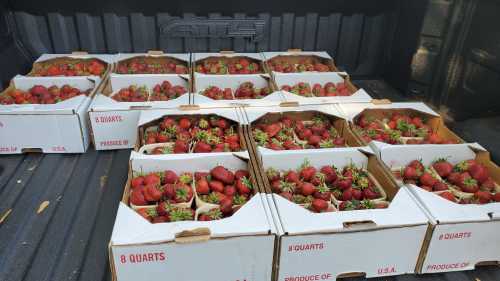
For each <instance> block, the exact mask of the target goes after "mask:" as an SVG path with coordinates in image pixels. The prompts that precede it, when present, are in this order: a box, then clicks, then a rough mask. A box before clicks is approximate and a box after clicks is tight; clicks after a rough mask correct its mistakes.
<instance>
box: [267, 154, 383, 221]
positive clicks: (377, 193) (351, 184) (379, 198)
mask: <svg viewBox="0 0 500 281" xmlns="http://www.w3.org/2000/svg"><path fill="white" fill-rule="evenodd" d="M266 175H267V178H268V180H269V184H270V185H271V189H272V191H273V193H277V194H279V195H280V196H282V197H284V198H286V199H288V200H290V201H292V202H294V203H296V204H299V205H301V206H303V207H305V208H307V209H309V210H311V211H313V212H317V213H321V212H327V211H333V210H335V208H337V209H338V210H341V211H343V210H358V209H380V208H386V207H387V206H388V203H387V202H386V201H384V200H385V193H384V192H383V190H382V189H381V188H380V187H378V186H376V185H375V183H374V182H373V180H372V179H371V178H370V176H369V174H368V171H366V170H364V169H361V168H357V167H355V166H354V165H349V166H346V167H344V168H343V169H337V168H336V167H335V166H333V165H331V166H323V167H321V168H319V169H317V168H315V167H313V166H311V165H310V164H309V162H308V161H307V160H306V161H304V163H303V164H302V165H301V166H300V167H299V168H298V169H297V170H288V171H277V170H276V169H274V168H269V169H267V170H266Z"/></svg>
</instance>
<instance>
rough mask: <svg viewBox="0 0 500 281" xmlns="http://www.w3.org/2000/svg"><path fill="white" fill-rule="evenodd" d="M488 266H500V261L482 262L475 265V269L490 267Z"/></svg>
mask: <svg viewBox="0 0 500 281" xmlns="http://www.w3.org/2000/svg"><path fill="white" fill-rule="evenodd" d="M488 265H500V261H480V262H478V263H476V264H475V265H474V268H476V267H478V266H488Z"/></svg>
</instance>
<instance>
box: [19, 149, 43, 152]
mask: <svg viewBox="0 0 500 281" xmlns="http://www.w3.org/2000/svg"><path fill="white" fill-rule="evenodd" d="M21 153H43V149H41V148H23V149H21Z"/></svg>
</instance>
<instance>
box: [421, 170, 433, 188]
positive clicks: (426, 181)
mask: <svg viewBox="0 0 500 281" xmlns="http://www.w3.org/2000/svg"><path fill="white" fill-rule="evenodd" d="M419 181H420V184H422V185H426V186H434V184H435V183H436V181H437V180H436V179H435V178H434V177H433V176H432V175H431V174H430V173H427V172H424V173H423V174H422V175H421V176H420V178H419Z"/></svg>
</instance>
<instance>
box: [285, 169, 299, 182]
mask: <svg viewBox="0 0 500 281" xmlns="http://www.w3.org/2000/svg"><path fill="white" fill-rule="evenodd" d="M285 180H286V181H287V182H298V181H299V175H298V174H297V173H296V172H295V171H291V170H290V171H288V173H286V174H285Z"/></svg>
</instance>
